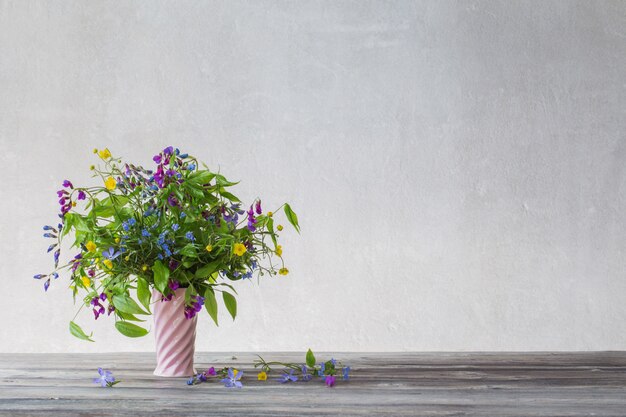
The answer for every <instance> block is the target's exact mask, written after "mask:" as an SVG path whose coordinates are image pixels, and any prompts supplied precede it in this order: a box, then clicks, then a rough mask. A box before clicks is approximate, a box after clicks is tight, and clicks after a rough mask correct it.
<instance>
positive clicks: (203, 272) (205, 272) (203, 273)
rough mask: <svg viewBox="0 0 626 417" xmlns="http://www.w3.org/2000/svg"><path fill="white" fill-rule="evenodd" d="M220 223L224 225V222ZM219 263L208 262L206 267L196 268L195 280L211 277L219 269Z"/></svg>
mask: <svg viewBox="0 0 626 417" xmlns="http://www.w3.org/2000/svg"><path fill="white" fill-rule="evenodd" d="M222 223H226V222H222ZM220 263H221V261H220V260H217V261H213V262H210V263H208V264H206V265H204V266H203V267H202V268H198V270H197V271H196V274H195V276H196V278H206V277H208V276H209V275H211V274H212V273H213V272H215V271H217V270H218V269H219V266H220Z"/></svg>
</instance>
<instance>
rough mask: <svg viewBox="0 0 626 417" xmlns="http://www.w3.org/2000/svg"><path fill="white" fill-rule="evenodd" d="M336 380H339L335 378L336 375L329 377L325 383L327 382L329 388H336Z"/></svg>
mask: <svg viewBox="0 0 626 417" xmlns="http://www.w3.org/2000/svg"><path fill="white" fill-rule="evenodd" d="M336 380H337V378H335V376H334V375H328V376H327V377H326V381H325V382H326V385H327V386H328V387H334V386H335V381H336Z"/></svg>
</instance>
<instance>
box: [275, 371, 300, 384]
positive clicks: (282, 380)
mask: <svg viewBox="0 0 626 417" xmlns="http://www.w3.org/2000/svg"><path fill="white" fill-rule="evenodd" d="M297 380H298V377H297V376H296V375H294V374H293V369H290V370H289V373H287V372H286V371H283V374H282V375H281V376H280V378H278V382H280V383H282V384H284V383H286V382H289V381H293V382H296V381H297Z"/></svg>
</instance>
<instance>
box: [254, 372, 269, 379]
mask: <svg viewBox="0 0 626 417" xmlns="http://www.w3.org/2000/svg"><path fill="white" fill-rule="evenodd" d="M256 379H258V380H259V381H265V380H267V374H266V373H265V371H261V372H259V373H258V374H257V376H256Z"/></svg>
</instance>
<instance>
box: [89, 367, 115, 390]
mask: <svg viewBox="0 0 626 417" xmlns="http://www.w3.org/2000/svg"><path fill="white" fill-rule="evenodd" d="M98 373H99V374H100V376H99V377H98V378H94V379H93V383H94V384H99V385H100V386H101V387H112V386H113V385H115V384H116V382H115V377H113V374H112V373H111V372H110V371H105V370H104V369H102V368H98Z"/></svg>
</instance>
